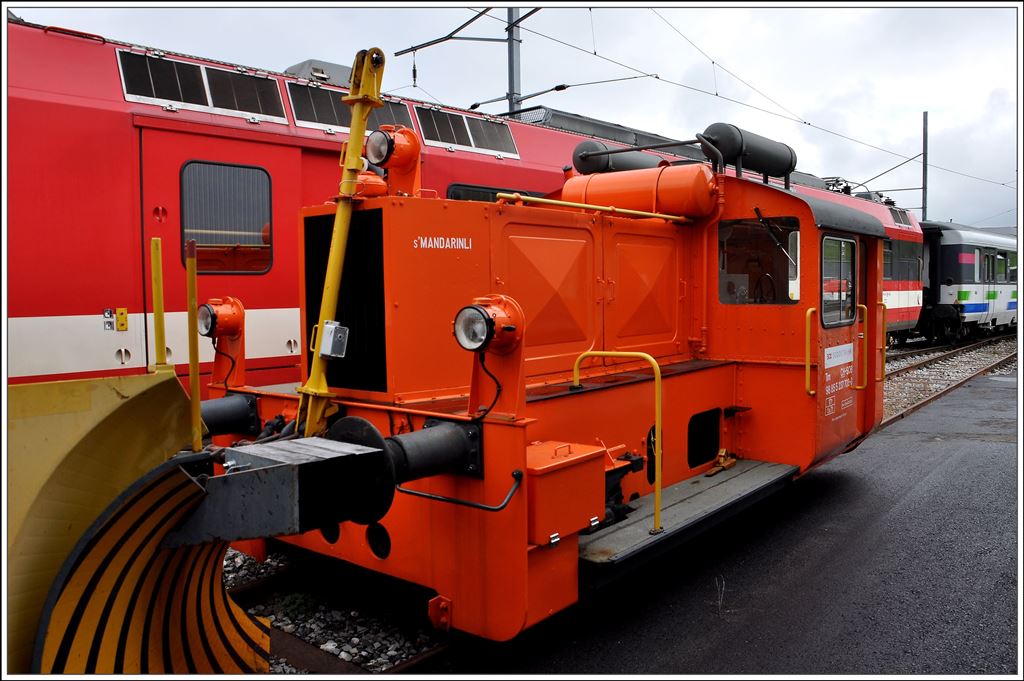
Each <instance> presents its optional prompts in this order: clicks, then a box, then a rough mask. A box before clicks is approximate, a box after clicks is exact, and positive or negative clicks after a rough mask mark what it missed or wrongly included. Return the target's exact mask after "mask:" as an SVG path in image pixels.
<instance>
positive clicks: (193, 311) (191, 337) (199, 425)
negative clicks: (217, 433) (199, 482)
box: [185, 239, 203, 452]
mask: <svg viewBox="0 0 1024 681" xmlns="http://www.w3.org/2000/svg"><path fill="white" fill-rule="evenodd" d="M185 279H186V280H187V282H188V300H186V301H185V305H187V306H188V392H189V399H190V400H191V407H192V410H191V413H192V419H191V421H192V451H193V452H198V451H199V450H201V449H202V448H203V419H202V416H201V415H200V410H199V320H198V317H197V314H198V312H199V300H198V297H197V295H196V242H195V239H189V240H188V241H186V242H185Z"/></svg>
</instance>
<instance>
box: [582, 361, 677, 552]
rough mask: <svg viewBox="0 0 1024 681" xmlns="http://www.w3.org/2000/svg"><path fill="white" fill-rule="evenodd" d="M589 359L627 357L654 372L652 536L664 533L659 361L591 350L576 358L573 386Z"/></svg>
mask: <svg viewBox="0 0 1024 681" xmlns="http://www.w3.org/2000/svg"><path fill="white" fill-rule="evenodd" d="M587 357H626V358H631V359H643V360H646V361H647V363H648V364H650V365H651V368H652V369H653V370H654V527H652V528H651V529H650V533H651V534H660V533H661V532H663V531H664V528H662V526H661V367H660V366H658V361H657V360H656V359H654V358H653V357H651V356H650V355H648V354H647V353H646V352H613V351H610V350H589V351H587V352H584V353H583V354H582V355H580V356H579V357H577V358H576V363H575V364H573V366H572V384H573V386H574V387H577V388H578V387H579V385H580V362H582V361H583V360H584V359H586V358H587Z"/></svg>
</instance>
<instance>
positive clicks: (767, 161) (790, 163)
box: [704, 123, 796, 177]
mask: <svg viewBox="0 0 1024 681" xmlns="http://www.w3.org/2000/svg"><path fill="white" fill-rule="evenodd" d="M704 137H706V138H707V139H708V141H709V142H711V143H712V144H714V145H715V147H717V148H718V151H720V152H721V153H722V158H723V160H724V161H725V163H726V164H728V165H736V161H737V160H738V161H739V165H741V166H742V167H743V169H744V170H750V171H753V172H757V173H765V174H767V175H770V176H772V177H785V176H786V175H789V174H790V173H791V172H793V171H794V170H795V169H796V152H795V151H793V149H792V148H791V147H790V146H789V145H788V144H783V143H782V142H776V141H774V140H770V139H768V138H766V137H761V136H760V135H755V134H754V133H752V132H747V131H746V130H741V129H740V128H737V127H736V126H735V125H730V124H729V123H712V124H711V125H709V126H708V128H707V130H705V131H704Z"/></svg>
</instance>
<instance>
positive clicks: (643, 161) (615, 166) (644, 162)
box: [572, 140, 661, 175]
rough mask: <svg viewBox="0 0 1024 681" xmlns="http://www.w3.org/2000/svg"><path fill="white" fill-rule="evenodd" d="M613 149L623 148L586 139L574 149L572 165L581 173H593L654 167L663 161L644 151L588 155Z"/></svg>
mask: <svg viewBox="0 0 1024 681" xmlns="http://www.w3.org/2000/svg"><path fill="white" fill-rule="evenodd" d="M613 149H621V147H610V146H608V145H607V144H605V143H604V142H598V141H597V140H585V141H583V142H580V143H579V144H577V145H576V148H575V149H574V150H573V152H572V165H573V167H574V168H576V171H577V172H578V173H580V174H581V175H592V174H594V173H614V172H618V171H620V170H641V169H643V168H654V167H656V166H657V165H658V163H659V162H660V161H661V159H660V158H658V157H657V156H654V155H653V154H645V153H644V152H642V151H625V152H622V153H620V154H601V155H600V156H587V155H586V154H588V153H594V152H596V151H611V150H613Z"/></svg>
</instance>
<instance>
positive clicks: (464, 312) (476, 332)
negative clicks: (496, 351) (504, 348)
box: [454, 305, 494, 352]
mask: <svg viewBox="0 0 1024 681" xmlns="http://www.w3.org/2000/svg"><path fill="white" fill-rule="evenodd" d="M454 331H455V340H456V341H458V343H459V345H461V346H462V348H463V349H464V350H469V351H471V352H475V351H477V350H483V349H484V348H485V347H487V344H488V343H489V342H490V341H491V338H493V337H494V320H493V319H491V318H490V317H489V316H487V312H486V311H485V310H484V309H483V308H482V307H480V306H479V305H469V306H467V307H464V308H462V309H461V310H459V313H458V314H457V315H455V329H454Z"/></svg>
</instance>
